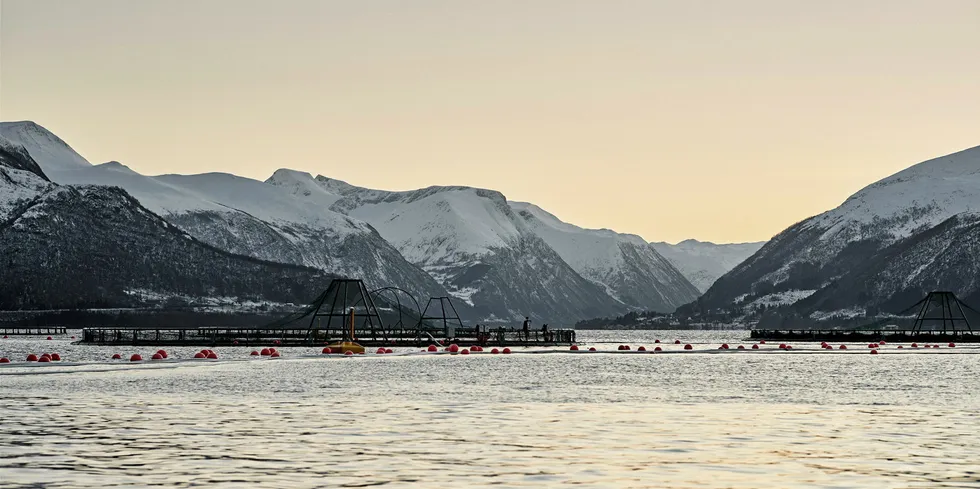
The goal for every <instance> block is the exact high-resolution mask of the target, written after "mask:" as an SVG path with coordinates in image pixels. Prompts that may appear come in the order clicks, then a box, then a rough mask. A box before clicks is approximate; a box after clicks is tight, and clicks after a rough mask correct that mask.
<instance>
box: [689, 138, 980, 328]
mask: <svg viewBox="0 0 980 489" xmlns="http://www.w3.org/2000/svg"><path fill="white" fill-rule="evenodd" d="M978 251H980V147H975V148H971V149H967V150H964V151H960V152H957V153H953V154H950V155H947V156H943V157H940V158H935V159H932V160H929V161H926V162H923V163H920V164H917V165H915V166H912V167H910V168H908V169H906V170H903V171H901V172H898V173H896V174H894V175H892V176H890V177H887V178H885V179H882V180H880V181H878V182H876V183H873V184H871V185H869V186H867V187H865V188H864V189H862V190H861V191H859V192H857V193H856V194H854V195H852V196H851V197H850V198H848V199H847V200H846V201H845V202H844V203H843V204H841V205H840V206H839V207H837V208H835V209H832V210H830V211H828V212H825V213H823V214H820V215H818V216H815V217H811V218H809V219H806V220H804V221H802V222H799V223H797V224H794V225H793V226H790V227H789V228H788V229H786V230H785V231H783V232H781V233H780V234H778V235H777V236H776V237H774V238H773V239H772V240H771V241H770V242H768V243H767V244H765V246H763V247H762V248H761V249H760V250H759V251H758V252H757V253H755V254H754V255H752V256H751V257H749V258H748V259H746V260H745V261H744V262H742V263H741V264H739V265H738V266H736V267H734V268H733V269H732V270H731V271H730V272H728V273H727V274H725V275H724V276H722V277H721V278H719V279H718V280H717V281H715V283H714V285H712V286H711V287H710V288H709V289H708V291H707V292H706V293H705V294H704V295H703V296H702V297H701V298H700V299H699V300H698V301H696V302H694V303H692V304H690V305H687V306H684V307H683V308H682V309H681V311H682V312H684V313H686V314H698V313H705V312H708V313H710V312H712V311H723V310H727V311H730V312H732V313H735V314H744V315H746V316H748V317H752V316H760V315H762V312H763V311H765V313H766V314H768V315H773V314H775V315H777V316H780V317H784V318H793V320H794V321H797V322H806V321H811V322H812V321H818V320H840V319H846V318H855V317H864V316H866V315H874V314H879V313H895V312H899V311H901V310H902V309H905V308H906V307H908V306H910V305H912V304H913V303H915V302H916V301H918V300H919V299H920V298H922V297H923V296H924V295H925V294H926V293H927V292H929V291H931V290H937V289H941V290H951V291H953V292H955V293H956V294H958V295H959V296H960V298H961V299H964V300H965V301H966V302H967V303H971V302H972V303H973V304H980V260H978V259H977V257H978V256H980V255H978Z"/></svg>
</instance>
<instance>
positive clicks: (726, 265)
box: [650, 239, 765, 293]
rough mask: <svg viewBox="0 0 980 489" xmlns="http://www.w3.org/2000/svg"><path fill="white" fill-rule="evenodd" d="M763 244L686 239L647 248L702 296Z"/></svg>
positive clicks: (651, 244)
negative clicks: (667, 263) (678, 272)
mask: <svg viewBox="0 0 980 489" xmlns="http://www.w3.org/2000/svg"><path fill="white" fill-rule="evenodd" d="M764 244H765V242H758V243H733V244H715V243H711V242H705V241H698V240H694V239H689V240H686V241H681V242H680V243H677V244H670V243H664V242H659V243H650V246H652V247H653V248H654V249H656V250H657V251H658V252H660V254H661V255H663V256H664V258H666V259H667V260H669V261H670V262H671V263H672V264H674V266H675V267H677V269H678V270H680V271H681V273H683V274H684V276H685V277H687V279H688V280H690V281H691V283H692V284H694V286H695V287H697V288H698V290H699V291H701V292H702V293H703V292H704V291H706V290H708V288H709V287H711V284H713V283H715V280H718V277H721V276H722V275H724V274H726V273H728V271H729V270H731V269H733V268H735V266H736V265H738V264H739V263H742V262H743V261H744V260H745V259H746V258H748V257H750V256H752V254H753V253H755V252H756V251H759V248H762V245H764Z"/></svg>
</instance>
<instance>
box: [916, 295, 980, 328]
mask: <svg viewBox="0 0 980 489" xmlns="http://www.w3.org/2000/svg"><path fill="white" fill-rule="evenodd" d="M916 306H919V313H918V314H916V316H915V323H914V324H913V325H912V331H913V332H914V333H919V332H922V331H942V332H944V333H945V332H953V331H963V330H966V331H969V332H971V333H972V332H973V328H972V327H971V326H970V319H969V318H968V317H966V312H965V311H964V310H963V309H964V308H966V309H969V310H971V311H974V312H976V311H975V310H974V309H973V308H972V307H970V306H969V305H968V304H966V303H964V302H963V301H961V300H959V298H957V297H956V294H954V293H952V292H949V291H936V292H929V295H927V296H926V297H925V299H922V300H921V301H919V302H918V303H916V305H915V306H912V307H913V308H914V307H916ZM957 325H959V326H960V327H959V328H957ZM940 328H942V329H940Z"/></svg>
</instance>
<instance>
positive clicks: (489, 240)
mask: <svg viewBox="0 0 980 489" xmlns="http://www.w3.org/2000/svg"><path fill="white" fill-rule="evenodd" d="M0 135H2V137H3V138H4V141H7V144H8V145H14V146H16V148H14V152H13V153H10V154H12V155H13V154H20V153H23V155H27V156H28V158H29V159H30V160H31V161H32V162H35V163H32V164H33V165H34V166H36V167H37V168H30V169H28V171H29V172H30V173H32V174H35V175H39V176H40V177H41V178H42V179H43V181H42V183H38V182H34V181H33V180H31V178H32V177H29V178H28V180H31V181H32V182H33V183H34V184H36V185H40V186H42V187H44V186H47V185H54V186H56V187H59V188H62V189H68V188H71V189H76V190H79V189H84V188H95V187H89V186H91V185H103V186H113V187H119V188H121V189H123V190H124V191H125V192H123V195H125V196H126V198H127V199H128V198H130V196H132V197H133V198H135V199H136V200H137V201H138V202H139V207H140V208H141V209H143V210H144V211H145V212H148V213H149V215H151V216H159V217H161V218H163V219H164V220H165V221H166V222H167V223H169V224H170V225H173V226H174V227H175V228H174V229H175V230H179V231H180V232H184V233H187V235H188V236H190V237H192V238H193V239H194V240H195V241H198V240H199V241H200V242H201V243H202V244H206V245H208V246H211V247H213V248H214V249H217V250H222V251H223V252H227V253H231V254H236V255H244V256H248V257H253V258H255V259H259V260H265V261H269V262H276V263H283V264H291V265H302V266H309V267H314V268H316V269H318V270H321V271H324V272H327V273H330V274H336V275H345V276H353V277H360V278H364V279H365V280H366V281H367V282H368V284H369V286H377V287H381V286H385V285H393V286H397V287H400V288H402V289H405V290H407V291H409V292H410V293H412V294H413V295H414V296H415V297H417V298H419V299H421V300H423V301H424V300H425V299H426V298H427V297H430V296H441V295H449V294H451V295H453V296H455V297H456V298H457V299H459V301H458V303H457V307H458V309H459V310H460V313H461V314H462V315H463V316H464V317H468V318H469V319H476V320H479V321H484V320H485V321H488V322H492V321H513V320H515V319H519V318H523V316H525V315H529V316H532V317H533V318H534V319H535V320H536V322H538V323H539V324H540V323H542V322H552V324H553V325H557V324H558V323H561V322H571V321H576V320H579V319H583V318H591V317H597V316H610V315H617V314H622V313H625V312H627V311H630V310H640V309H642V310H657V311H670V310H673V309H674V308H675V307H676V306H678V305H680V304H683V303H685V302H689V301H691V300H693V299H694V298H695V297H696V295H697V293H698V291H697V289H696V288H695V287H694V286H693V285H691V283H690V282H689V281H688V280H687V279H685V278H684V276H683V275H682V274H681V273H680V272H679V271H677V270H676V268H675V267H674V266H673V265H671V264H670V263H669V262H668V261H667V260H665V259H664V258H663V257H662V256H661V255H660V254H659V253H657V251H656V250H654V249H653V248H652V247H650V246H649V245H647V244H646V243H644V242H643V240H642V239H640V238H639V237H637V236H631V235H623V234H618V233H615V232H612V231H608V230H588V229H582V228H578V227H576V226H573V225H570V224H567V223H564V222H562V221H560V220H558V219H557V218H555V217H554V216H552V215H551V214H548V213H547V212H545V211H543V210H542V209H540V208H538V207H536V206H534V205H531V204H524V203H512V202H508V201H507V200H506V198H505V197H504V196H503V195H502V194H501V193H500V192H496V191H493V190H486V189H478V188H470V187H430V188H425V189H420V190H414V191H407V192H388V191H381V190H372V189H366V188H360V187H356V186H353V185H349V184H347V183H344V182H341V181H338V180H332V179H329V178H325V177H317V178H313V177H312V176H311V175H309V174H307V173H301V172H295V171H291V170H280V171H277V172H276V173H275V174H274V175H273V176H272V177H271V178H269V179H268V181H267V182H260V181H256V180H251V179H248V178H242V177H238V176H235V175H230V174H221V173H209V174H201V175H160V176H146V175H141V174H139V173H138V172H136V171H133V170H132V169H131V168H128V167H127V166H125V165H123V164H121V163H118V162H109V163H104V164H100V165H92V164H90V163H89V162H88V161H87V160H86V159H85V158H83V157H82V156H81V155H79V154H78V153H77V152H75V151H74V150H73V149H72V148H71V147H70V146H69V145H68V144H66V143H65V142H64V141H62V140H61V139H60V138H58V137H57V136H55V135H53V134H51V133H50V132H48V131H47V130H46V129H44V128H43V127H41V126H39V125H37V124H34V123H32V122H16V123H0ZM18 152H20V153H18ZM7 159H8V160H11V161H13V160H15V159H16V158H14V156H10V157H8V158H7ZM15 164H16V165H23V164H26V163H24V162H23V161H19V160H18V161H15V162H13V163H10V164H9V165H7V171H6V174H7V175H13V176H11V177H10V179H11V180H12V179H14V178H15V177H16V178H19V179H20V180H24V178H22V177H23V175H20V174H15V173H14V172H16V171H24V170H23V169H19V168H18V167H16V166H14V165H15ZM46 178H50V180H51V181H50V182H49V181H47V180H46ZM10 188H11V190H10V192H9V193H7V195H5V196H4V199H3V200H0V208H2V209H7V210H11V209H13V207H14V206H15V205H20V204H14V203H13V202H14V201H16V202H23V200H24V199H23V198H21V197H22V196H21V195H20V194H21V193H23V192H27V191H26V190H24V188H27V187H25V186H24V185H19V186H18V187H17V189H18V190H17V191H16V192H19V193H18V194H17V195H18V197H17V198H15V197H14V195H15V192H14V190H13V188H14V187H13V186H11V187H10ZM45 188H46V187H45ZM99 188H102V187H99ZM79 191H80V190H79Z"/></svg>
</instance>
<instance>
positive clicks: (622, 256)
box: [510, 202, 700, 312]
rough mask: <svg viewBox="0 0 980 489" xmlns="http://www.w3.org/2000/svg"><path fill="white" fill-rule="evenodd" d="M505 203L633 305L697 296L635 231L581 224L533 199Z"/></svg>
mask: <svg viewBox="0 0 980 489" xmlns="http://www.w3.org/2000/svg"><path fill="white" fill-rule="evenodd" d="M510 206H511V208H512V209H514V211H516V212H517V214H518V215H519V216H520V217H521V218H522V219H524V222H525V223H526V224H527V226H528V227H529V228H530V229H531V230H532V231H533V232H534V233H535V234H537V235H538V236H539V237H540V238H541V239H543V240H544V241H545V242H546V243H548V245H549V246H551V247H552V248H554V250H555V251H556V252H558V255H559V256H561V257H562V259H563V260H565V262H566V263H568V264H569V265H571V267H572V268H573V269H575V271H576V272H578V273H579V274H580V275H582V276H583V277H585V278H587V279H589V280H591V281H593V282H595V283H596V284H599V285H601V286H603V287H605V289H606V291H607V292H608V293H609V295H611V296H612V297H614V298H616V299H618V300H619V301H620V302H623V303H624V304H626V305H628V306H630V307H632V308H635V309H642V310H652V311H657V312H673V311H674V309H676V308H677V307H678V306H680V305H683V304H686V303H688V302H690V301H692V300H694V299H696V298H697V297H698V295H700V291H698V290H697V289H696V288H695V287H694V286H693V285H692V284H691V283H690V282H689V281H688V280H687V279H686V278H685V277H684V276H683V275H682V274H681V272H679V271H678V270H677V269H676V268H675V267H674V266H673V265H671V263H670V262H668V261H667V260H666V259H665V258H664V257H663V256H661V255H660V254H659V253H658V252H657V251H656V250H655V249H654V248H652V247H651V246H649V245H648V244H647V242H646V241H644V240H643V238H641V237H639V236H636V235H631V234H620V233H617V232H615V231H611V230H608V229H583V228H580V227H578V226H575V225H572V224H568V223H565V222H562V221H561V220H560V219H558V218H557V217H555V216H554V215H552V214H550V213H548V212H546V211H545V210H544V209H541V208H540V207H538V206H536V205H533V204H528V203H524V202H510Z"/></svg>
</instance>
